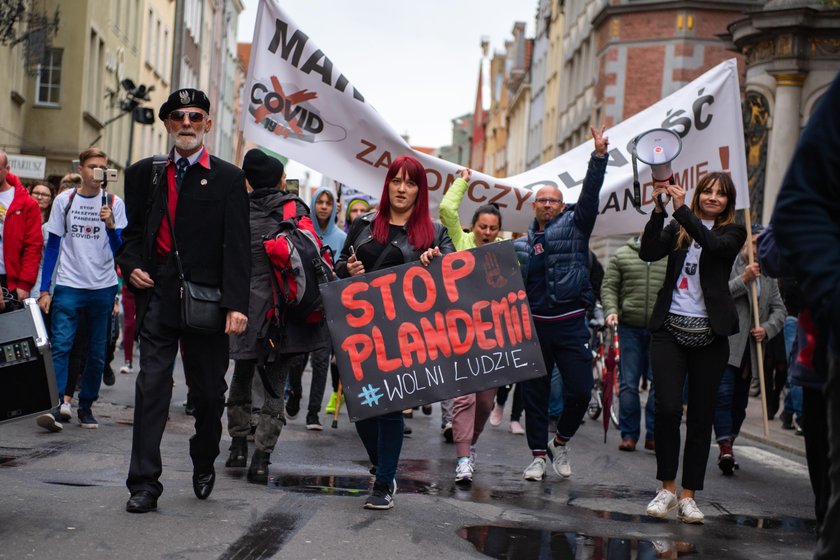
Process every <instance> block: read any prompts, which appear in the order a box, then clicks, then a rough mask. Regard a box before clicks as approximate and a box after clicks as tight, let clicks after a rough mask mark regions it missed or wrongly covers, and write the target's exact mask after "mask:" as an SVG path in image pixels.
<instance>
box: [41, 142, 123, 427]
mask: <svg viewBox="0 0 840 560" xmlns="http://www.w3.org/2000/svg"><path fill="white" fill-rule="evenodd" d="M79 161H80V165H79V174H80V175H81V177H82V185H81V187H79V188H78V189H68V190H66V191H64V192H63V193H61V194H60V195H58V196H57V197H56V199H55V202H54V203H53V207H52V210H51V212H50V219H49V221H48V222H47V227H46V231H47V233H48V234H49V236H48V238H47V248H46V250H45V251H44V266H43V271H42V274H41V295H40V297H39V298H38V305H39V306H40V307H41V309H42V310H43V311H44V313H48V314H49V315H50V334H51V340H50V343H51V347H52V359H53V365H54V367H55V378H56V382H57V383H56V386H57V387H58V390H59V393H60V394H59V406H58V407H56V408H55V409H54V410H52V411H51V412H48V413H46V414H42V415H41V416H39V417H38V418H37V419H36V420H37V423H38V425H39V426H41V427H42V428H44V429H46V430H48V431H51V432H58V431H61V429H62V427H63V426H62V424H61V420H64V421H65V422H66V421H69V420H70V419H71V417H72V416H71V410H70V402H71V400H72V396H73V395H72V392H73V391H72V389H74V387H71V390H70V391H66V389H67V378H68V370H69V366H70V350H71V349H72V348H73V340H74V339H75V338H76V331H77V330H78V329H79V321H80V320H83V321H84V322H85V325H84V327H83V328H84V329H85V332H86V333H87V345H88V352H87V360H86V361H85V368H84V371H83V372H82V387H81V390H80V391H79V409H78V413H77V414H78V418H79V425H80V426H81V427H82V428H98V427H99V423H98V422H97V420H96V418H95V417H94V416H93V412H92V411H91V406H92V405H93V402H94V401H95V400H96V399H97V398H99V387H100V385H101V384H102V374H103V372H104V371H105V353H106V348H107V344H108V333H109V330H110V329H109V328H108V325H109V321H110V318H111V313H112V311H113V309H114V299H115V298H116V296H117V273H116V268H115V266H114V254H115V253H116V251H117V248H118V247H119V245H120V243H121V239H120V232H121V231H122V229H123V228H124V227H125V225H126V218H125V206H124V205H123V201H122V200H120V199H119V198H118V197H116V196H114V195H109V194H106V193H105V190H104V189H103V188H102V176H101V175H98V174H97V172H99V173H103V174H104V172H105V169H106V168H107V166H108V158H107V156H106V155H105V152H103V151H102V150H100V149H99V148H88V149H87V150H85V151H83V152H82V153H81V154H79ZM59 262H60V265H58V266H56V263H59ZM53 273H55V274H56V278H55V288H54V290H53V292H52V295H50V286H51V285H52V279H53Z"/></svg>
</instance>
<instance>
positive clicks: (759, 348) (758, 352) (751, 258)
mask: <svg viewBox="0 0 840 560" xmlns="http://www.w3.org/2000/svg"><path fill="white" fill-rule="evenodd" d="M744 219H745V224H746V227H747V264H752V263H754V262H755V255H754V254H753V245H752V241H753V234H752V223H751V220H750V209H749V208H745V209H744ZM758 281H759V279H758V278H755V279H754V280H753V281H752V282H750V296H751V302H752V312H753V323H754V324H753V328H758V327H760V326H761V321H760V320H759V316H758V286H757V282H758ZM750 340H752V342H753V343H754V344H755V360H756V362H758V384H759V387H760V388H761V420H762V424H763V426H764V437H768V436H769V435H770V425H769V422H768V421H767V390H766V389H767V388H766V387H765V385H766V383H765V382H764V343H763V342H758V341H756V340H755V339H754V338H753V337H750Z"/></svg>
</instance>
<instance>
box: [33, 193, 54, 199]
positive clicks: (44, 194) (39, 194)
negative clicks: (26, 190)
mask: <svg viewBox="0 0 840 560" xmlns="http://www.w3.org/2000/svg"><path fill="white" fill-rule="evenodd" d="M32 196H37V197H38V198H52V195H51V194H50V193H43V192H33V193H32Z"/></svg>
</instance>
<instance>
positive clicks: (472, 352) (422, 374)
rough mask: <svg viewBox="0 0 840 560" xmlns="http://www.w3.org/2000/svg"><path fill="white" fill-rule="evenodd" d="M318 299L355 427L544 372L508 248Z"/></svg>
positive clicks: (402, 271) (346, 286)
mask: <svg viewBox="0 0 840 560" xmlns="http://www.w3.org/2000/svg"><path fill="white" fill-rule="evenodd" d="M321 295H322V297H323V299H324V309H325V311H326V316H327V325H328V326H329V330H330V336H331V337H332V341H333V350H334V352H335V357H336V362H337V364H338V372H339V375H340V376H341V382H342V385H343V387H344V395H345V402H346V403H347V410H348V411H349V413H350V420H351V421H356V420H363V419H365V418H370V417H373V416H378V415H380V414H385V413H387V412H393V411H396V410H404V409H406V408H411V407H413V406H418V405H421V404H428V403H433V402H437V401H441V400H444V399H448V398H452V397H455V396H458V395H465V394H469V393H474V392H476V391H481V390H484V389H489V388H491V387H498V386H500V385H506V384H508V383H515V382H518V381H524V380H526V379H533V378H535V377H539V376H541V375H545V364H544V363H543V359H542V351H541V350H540V345H539V341H538V340H537V333H536V330H535V329H534V323H533V320H532V319H531V313H530V309H529V307H528V299H527V297H526V296H525V287H524V285H523V283H522V276H521V274H520V272H519V263H518V262H517V260H516V254H515V252H514V250H513V242H512V241H504V242H500V243H491V244H489V245H484V246H482V247H478V248H475V249H470V250H468V251H458V252H456V253H450V254H448V255H444V256H443V257H440V258H436V259H434V260H433V261H432V263H431V264H430V265H429V266H428V267H426V266H423V265H422V264H419V263H414V264H405V265H401V266H396V267H393V268H388V269H385V270H380V271H376V272H371V273H369V274H363V275H361V276H357V277H353V278H346V279H344V280H339V281H336V282H330V283H328V284H324V285H322V286H321Z"/></svg>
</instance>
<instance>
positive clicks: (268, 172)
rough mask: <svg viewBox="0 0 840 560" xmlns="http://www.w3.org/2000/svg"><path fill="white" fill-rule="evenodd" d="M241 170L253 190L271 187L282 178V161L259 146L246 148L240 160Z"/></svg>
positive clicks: (275, 185)
mask: <svg viewBox="0 0 840 560" xmlns="http://www.w3.org/2000/svg"><path fill="white" fill-rule="evenodd" d="M242 170H243V171H245V178H246V179H248V182H249V183H250V184H251V188H252V189H254V190H257V189H273V188H275V187H277V185H278V184H279V183H280V179H282V178H283V162H282V161H280V160H279V159H277V158H274V157H271V156H270V155H268V154H267V153H265V152H264V151H262V150H260V149H259V148H253V149H251V150H248V153H247V154H245V159H244V160H242Z"/></svg>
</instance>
